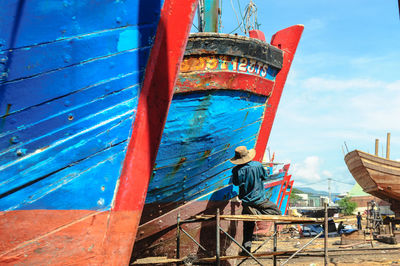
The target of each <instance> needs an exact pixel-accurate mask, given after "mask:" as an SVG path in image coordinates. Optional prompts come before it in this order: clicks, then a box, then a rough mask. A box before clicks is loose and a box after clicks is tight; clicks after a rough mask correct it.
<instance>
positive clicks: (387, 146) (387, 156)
mask: <svg viewBox="0 0 400 266" xmlns="http://www.w3.org/2000/svg"><path fill="white" fill-rule="evenodd" d="M389 158H390V133H387V137H386V159H389Z"/></svg>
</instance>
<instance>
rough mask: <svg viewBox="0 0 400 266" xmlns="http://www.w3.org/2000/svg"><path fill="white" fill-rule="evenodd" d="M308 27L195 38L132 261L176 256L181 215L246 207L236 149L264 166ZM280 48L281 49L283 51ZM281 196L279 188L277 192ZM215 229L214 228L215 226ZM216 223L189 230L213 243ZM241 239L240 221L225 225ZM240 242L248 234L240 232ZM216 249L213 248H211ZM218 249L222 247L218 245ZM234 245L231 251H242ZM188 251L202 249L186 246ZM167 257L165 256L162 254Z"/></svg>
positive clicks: (227, 251)
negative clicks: (250, 151) (234, 175)
mask: <svg viewBox="0 0 400 266" xmlns="http://www.w3.org/2000/svg"><path fill="white" fill-rule="evenodd" d="M302 30H303V26H293V27H290V28H288V29H285V30H282V31H280V32H278V33H277V34H276V35H274V37H273V40H272V42H271V43H272V45H268V44H267V43H265V41H261V40H257V39H253V38H246V37H240V36H235V35H227V34H215V33H214V34H211V33H202V34H200V33H198V34H194V35H192V36H190V37H189V40H188V44H187V48H186V51H185V56H184V59H183V62H182V65H181V69H180V75H179V77H178V80H177V85H176V89H175V93H174V97H173V100H172V103H171V107H170V111H169V114H168V118H167V122H166V126H165V129H164V133H163V136H162V140H161V144H160V149H159V152H158V155H157V159H156V165H155V167H154V173H153V177H152V180H151V182H150V184H149V190H148V193H147V198H146V204H145V208H144V211H143V215H142V219H141V225H140V227H139V230H138V235H137V243H136V248H135V249H134V254H133V257H134V258H137V257H140V256H147V255H166V254H168V255H170V256H174V253H175V251H174V249H171V248H170V247H171V245H172V244H171V245H167V244H166V243H167V242H168V243H175V242H174V241H175V240H174V239H173V238H174V237H173V236H174V234H175V233H174V231H175V229H176V221H177V220H176V217H177V214H178V213H180V214H181V219H187V218H189V217H191V216H193V215H195V214H202V213H215V211H216V208H219V209H220V210H221V212H222V213H225V214H235V213H238V212H240V211H241V207H240V204H238V203H237V202H232V201H230V199H232V198H234V197H235V196H236V195H237V191H236V189H237V188H235V187H234V186H233V185H232V183H231V169H232V167H233V165H232V164H231V163H230V162H229V158H231V157H232V156H233V154H234V149H235V147H236V146H240V145H245V146H247V147H248V148H255V149H256V152H257V155H256V160H259V161H261V160H262V157H263V155H264V152H265V148H266V144H267V140H268V137H269V133H270V130H271V127H272V124H273V120H274V117H275V113H276V109H277V106H278V103H279V99H280V96H281V93H282V89H283V85H284V83H285V80H286V76H287V74H288V71H289V68H290V64H291V62H292V59H293V56H294V53H295V50H296V47H297V44H298V41H299V39H300V36H301V33H302ZM277 47H279V48H280V49H279V48H277ZM280 191H281V189H280V187H279V189H278V191H277V192H278V193H279V192H280ZM208 226H209V228H208ZM212 227H213V226H212V222H207V223H203V224H201V225H188V229H189V228H190V229H191V232H192V234H193V235H194V236H195V238H196V239H198V240H204V241H206V240H209V241H212V240H213V239H214V235H215V234H214V235H213V234H212V230H215V228H214V229H212ZM225 229H226V230H228V231H230V232H231V233H232V235H234V236H236V235H237V234H238V232H240V230H241V229H239V227H237V224H236V223H229V224H226V225H225ZM239 235H240V237H241V234H239ZM210 245H211V243H210ZM214 245H215V243H214ZM230 247H231V242H229V241H227V242H226V244H224V245H223V252H224V253H225V254H232V253H235V252H236V251H237V250H236V249H234V250H233V249H230ZM181 248H182V249H183V250H186V251H187V252H186V254H185V253H181V255H182V256H184V255H187V254H188V252H193V250H194V249H195V250H197V247H196V245H195V244H193V243H191V242H190V241H188V242H187V243H186V244H183V243H181ZM163 252H164V253H163Z"/></svg>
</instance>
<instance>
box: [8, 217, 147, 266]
mask: <svg viewBox="0 0 400 266" xmlns="http://www.w3.org/2000/svg"><path fill="white" fill-rule="evenodd" d="M0 217H1V219H0V232H1V234H0V264H2V265H4V264H12V265H45V264H46V265H47V264H51V265H55V264H63V265H65V264H74V265H79V264H82V265H102V264H107V265H123V264H127V263H128V262H129V259H130V256H131V249H132V246H133V238H132V236H131V235H132V230H133V229H134V225H135V224H136V223H137V222H138V219H139V217H138V212H137V211H136V212H134V211H131V212H110V211H106V212H96V211H87V210H26V211H9V212H2V213H1V216H0ZM110 220H114V223H115V224H118V225H119V226H118V227H115V228H117V230H115V228H110V227H109V222H110Z"/></svg>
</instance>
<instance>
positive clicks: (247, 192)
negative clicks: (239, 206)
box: [232, 161, 267, 204]
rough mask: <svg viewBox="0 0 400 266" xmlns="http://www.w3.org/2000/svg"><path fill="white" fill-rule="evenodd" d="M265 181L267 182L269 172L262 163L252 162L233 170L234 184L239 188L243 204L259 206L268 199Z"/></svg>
mask: <svg viewBox="0 0 400 266" xmlns="http://www.w3.org/2000/svg"><path fill="white" fill-rule="evenodd" d="M264 180H267V171H266V170H265V168H264V167H263V166H262V164H261V163H260V162H256V161H251V162H248V163H246V164H240V165H237V166H235V167H234V168H233V169H232V182H233V184H234V185H235V186H239V199H240V200H242V202H243V203H250V204H259V203H261V202H263V201H265V200H266V199H267V195H266V193H265V189H264V184H263V181H264Z"/></svg>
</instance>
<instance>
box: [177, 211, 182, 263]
mask: <svg viewBox="0 0 400 266" xmlns="http://www.w3.org/2000/svg"><path fill="white" fill-rule="evenodd" d="M180 222H181V214H180V213H178V217H177V221H176V224H177V228H176V258H177V259H179V256H180V254H179V249H180V244H181V243H180V242H181V230H180V229H181V225H180Z"/></svg>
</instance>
